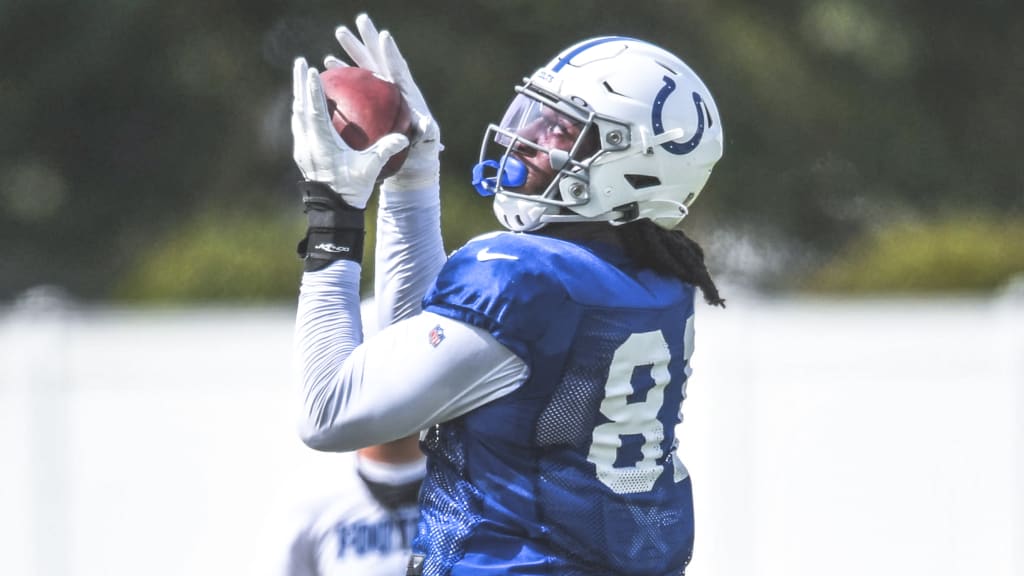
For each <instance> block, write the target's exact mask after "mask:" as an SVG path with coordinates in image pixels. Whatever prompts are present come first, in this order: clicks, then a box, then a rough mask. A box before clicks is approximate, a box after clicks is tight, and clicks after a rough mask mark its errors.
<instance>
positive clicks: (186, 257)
mask: <svg viewBox="0 0 1024 576" xmlns="http://www.w3.org/2000/svg"><path fill="white" fill-rule="evenodd" d="M303 230H304V226H303V223H302V222H301V221H299V220H296V219H289V220H288V221H284V220H282V219H281V218H276V219H270V218H266V217H255V216H251V215H235V216H231V217H221V216H219V215H218V216H214V215H203V216H200V217H199V219H197V220H196V221H194V222H189V223H187V224H185V225H183V226H181V227H179V228H176V229H174V230H173V231H172V232H171V233H169V234H168V237H166V238H163V239H161V240H160V241H159V242H157V243H155V244H154V246H153V247H152V249H151V250H149V251H148V252H147V253H146V257H145V259H144V260H142V261H141V262H140V263H139V264H138V265H137V266H135V267H134V268H132V270H131V271H130V272H129V273H128V274H126V275H125V276H124V277H123V278H122V279H121V280H120V281H119V282H118V283H117V285H116V286H115V295H116V296H117V297H118V298H119V299H121V300H124V301H128V302H137V301H147V302H151V301H162V302H178V303H181V302H209V301H218V300H238V301H243V302H246V301H264V300H273V299H281V298H284V297H286V296H293V297H294V296H297V295H298V281H299V278H300V276H301V275H302V262H301V261H300V260H299V258H298V257H297V256H296V254H295V247H294V245H295V244H296V243H297V241H298V239H299V238H300V237H301V236H302V233H303ZM285 239H287V240H294V241H295V242H292V245H291V246H289V243H288V242H287V241H286V240H285Z"/></svg>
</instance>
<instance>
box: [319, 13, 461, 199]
mask: <svg viewBox="0 0 1024 576" xmlns="http://www.w3.org/2000/svg"><path fill="white" fill-rule="evenodd" d="M356 27H357V28H358V30H359V37H357V36H356V35H355V34H353V33H352V31H350V30H349V29H348V28H346V27H344V26H341V27H339V28H338V29H337V30H335V34H334V35H335V37H336V38H337V39H338V42H339V43H340V44H341V47H342V48H344V49H345V52H346V53H347V54H348V56H349V58H351V59H352V61H353V62H354V63H355V64H356V65H357V66H359V67H360V68H365V69H367V70H370V71H372V72H375V73H376V74H377V75H379V76H382V77H384V78H386V79H388V80H390V81H392V82H394V83H395V84H397V85H398V87H399V88H400V89H401V91H402V96H403V97H404V98H405V101H406V103H407V104H408V105H409V109H410V110H411V111H412V114H413V122H414V124H415V125H416V135H415V136H414V137H413V139H412V142H411V144H410V147H409V155H408V157H407V158H406V160H405V163H404V164H402V167H401V169H399V171H398V172H397V173H396V174H395V175H394V176H391V177H390V178H387V179H386V180H384V186H385V187H387V188H388V189H391V190H409V189H415V188H421V187H423V186H426V185H430V184H436V183H437V182H438V180H439V178H440V176H439V174H440V166H441V162H440V158H439V155H440V153H441V150H443V149H444V146H443V145H442V144H441V127H440V126H439V125H438V123H437V121H436V120H435V119H434V117H433V115H432V114H431V113H430V109H429V108H428V107H427V102H426V100H425V99H424V98H423V93H422V92H420V89H419V87H418V86H416V82H415V81H414V80H413V78H412V73H411V72H410V71H409V65H408V64H407V63H406V61H405V58H403V57H402V54H401V53H400V52H399V51H398V45H397V44H395V39H394V37H393V36H392V35H391V33H390V32H388V31H387V30H385V31H383V32H378V31H377V28H376V26H374V24H373V22H372V21H371V20H370V18H369V16H367V15H366V14H360V15H359V16H358V17H357V18H356ZM324 64H325V66H327V67H328V68H330V67H334V66H347V64H345V63H344V62H343V61H341V60H339V59H337V58H335V57H333V56H328V57H327V58H326V59H325V61H324Z"/></svg>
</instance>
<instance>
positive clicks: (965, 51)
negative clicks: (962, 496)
mask: <svg viewBox="0 0 1024 576" xmlns="http://www.w3.org/2000/svg"><path fill="white" fill-rule="evenodd" d="M362 11H369V13H370V14H371V15H372V16H373V17H374V19H375V21H376V22H377V23H378V24H379V25H380V26H382V27H385V28H388V29H390V30H392V31H393V32H394V34H395V37H396V38H397V39H398V42H399V44H400V46H401V47H402V50H403V53H404V54H405V55H406V57H407V59H408V60H409V64H410V66H411V68H412V70H413V71H414V74H415V76H416V78H417V80H418V82H419V84H420V86H421V88H422V90H423V92H424V94H425V95H426V97H427V99H428V101H429V102H430V105H431V108H432V110H433V112H434V114H435V115H436V116H437V118H438V119H439V121H440V123H441V126H442V129H443V132H444V141H445V144H446V147H447V149H446V151H445V153H444V168H443V169H444V177H445V188H444V191H443V195H444V196H443V198H444V210H445V226H446V234H447V236H446V242H448V246H449V248H452V247H455V246H456V245H457V241H458V240H460V239H464V238H467V237H469V236H471V235H473V234H475V233H476V232H478V231H482V230H484V229H489V228H491V227H493V226H494V223H493V222H494V221H493V219H492V218H490V216H488V214H489V206H488V205H487V204H488V203H487V201H485V200H482V199H480V198H478V197H477V196H476V195H475V193H473V192H472V190H471V187H470V186H469V184H468V183H467V182H466V181H467V179H468V173H469V170H470V167H471V166H472V164H474V163H475V162H476V157H477V153H478V148H479V140H480V138H481V137H482V133H483V129H484V127H485V126H486V125H487V123H488V122H490V121H493V120H496V119H497V118H498V117H499V116H500V114H501V112H502V110H503V109H504V107H505V105H506V104H507V102H508V100H509V99H510V98H511V96H512V86H513V85H514V84H515V83H517V82H518V81H519V80H520V79H521V78H522V77H523V76H524V75H526V74H529V73H530V72H532V71H533V70H534V69H536V68H537V67H538V66H540V65H542V64H543V63H544V62H545V61H547V60H548V59H550V58H551V57H552V56H553V55H554V54H556V53H557V52H558V51H559V50H560V49H561V48H563V47H565V46H567V45H569V44H570V43H572V42H575V41H577V40H579V39H582V38H585V37H589V36H595V35H601V34H612V33H614V34H624V35H630V36H635V37H640V38H644V39H648V40H650V41H652V42H655V43H658V44H661V45H663V46H665V47H667V48H669V49H670V50H672V51H674V52H676V53H678V54H679V55H681V56H682V57H683V58H684V59H685V60H686V61H687V62H688V63H690V64H691V66H692V67H693V68H694V69H696V70H697V72H698V73H699V74H700V75H701V76H702V77H703V78H704V80H705V81H706V82H707V84H708V85H709V86H710V87H711V89H712V92H713V93H714V94H715V97H716V100H717V102H718V107H719V109H720V111H721V113H722V114H723V124H724V126H725V134H726V153H725V158H724V159H723V160H722V162H721V163H720V164H719V166H718V168H717V169H716V171H715V174H714V175H713V176H712V178H711V181H710V183H709V185H708V187H707V189H706V190H705V192H704V193H703V194H702V196H701V199H700V201H699V202H698V203H697V205H696V208H695V210H694V214H693V215H692V216H691V217H690V219H689V220H688V221H687V224H686V225H687V226H688V227H689V228H690V229H691V231H693V232H694V235H695V236H696V237H697V238H698V239H700V240H702V241H707V243H708V253H709V256H708V258H709V261H710V262H711V263H712V266H713V267H714V268H717V269H718V270H719V271H721V272H722V273H723V274H726V275H731V276H733V277H736V278H742V279H743V280H744V281H745V282H750V283H753V284H755V285H757V286H760V287H766V288H786V287H792V286H799V285H801V284H802V283H803V282H804V281H805V279H806V278H808V277H810V276H812V275H813V274H814V273H815V271H816V270H818V269H819V268H820V267H821V266H823V265H827V264H828V263H829V262H830V261H831V260H832V259H833V258H834V257H835V256H836V255H837V254H842V253H843V250H844V249H845V248H846V247H847V246H848V245H850V244H851V243H856V242H858V241H859V239H860V238H861V237H863V236H864V235H865V234H866V233H869V232H871V231H872V230H876V229H879V228H884V227H886V226H889V225H894V226H898V225H899V223H900V222H903V221H911V222H917V221H922V222H926V221H929V220H933V219H942V218H944V217H946V215H947V214H950V213H959V212H966V211H980V212H990V213H1004V214H1010V215H1016V216H1021V215H1022V214H1024V163H1021V162H1019V161H1018V160H1017V159H1016V154H1017V138H1018V135H1017V132H1018V130H1019V126H1022V125H1024V107H1022V106H1020V103H1021V102H1024V80H1022V77H1021V75H1020V73H1019V71H1020V70H1024V42H1022V41H1021V40H1020V39H1021V38H1024V30H1022V28H1024V18H1022V17H1021V16H1024V8H1022V5H1021V4H1020V3H1018V2H1011V1H1009V0H981V1H979V2H974V3H971V4H967V5H965V4H963V3H956V4H954V3H953V2H951V1H950V0H933V1H925V0H912V1H910V2H898V3H892V2H883V1H882V0H778V1H777V2H773V3H770V4H765V3H759V2H754V1H753V0H718V1H714V2H712V1H711V0H651V1H649V2H632V3H623V2H611V1H600V0H589V1H583V0H581V1H575V2H527V1H524V0H504V1H501V2H497V1H495V0H471V1H467V0H458V1H456V0H437V1H435V2H407V1H405V0H374V1H372V2H371V1H353V0H331V1H327V0H299V1H294V0H293V1H291V2H283V1H281V0H248V1H245V2H242V1H240V0H223V1H220V2H205V1H202V0H179V1H177V2H172V3H168V2H157V1H155V0H131V1H126V0H98V1H96V2H72V1H70V0H32V1H29V0H6V1H5V2H3V3H2V4H0V66H2V69H3V74H0V126H2V130H0V300H2V299H7V298H11V297H13V296H15V295H17V294H18V293H20V292H22V291H24V290H25V289H27V288H29V287H31V286H34V285H39V284H51V285H59V286H63V287H65V288H67V289H68V290H69V291H70V292H71V293H72V294H74V295H76V296H78V297H81V298H85V299H110V298H127V297H129V296H130V297H132V298H143V297H145V298H149V299H162V298H171V297H174V298H192V297H195V298H204V299H205V298H224V299H232V298H263V297H265V298H271V299H272V298H290V297H291V296H289V294H294V290H291V291H287V290H285V289H283V288H280V287H278V285H277V284H276V282H278V281H279V280H280V278H281V276H278V275H275V274H272V273H270V272H269V271H270V270H276V269H278V268H279V267H280V269H282V270H286V269H290V268H289V267H292V266H295V264H296V263H295V262H294V259H293V258H292V253H291V251H292V249H293V246H294V242H295V234H294V233H293V232H292V233H285V232H281V235H280V236H279V237H277V238H276V241H275V239H274V238H271V237H270V234H271V231H272V230H275V229H279V228H277V226H278V224H274V223H275V222H277V221H278V220H279V219H282V218H284V219H295V220H296V221H298V220H300V219H301V208H300V207H299V205H298V201H297V197H296V195H295V193H294V190H293V186H292V183H293V182H294V181H295V180H296V179H297V178H298V173H297V171H296V170H295V168H294V166H293V164H292V161H291V137H290V133H289V124H288V114H289V105H290V96H291V94H290V93H291V86H290V81H291V63H292V61H293V59H294V58H295V57H296V56H299V55H305V56H307V57H308V58H309V59H310V60H311V61H312V62H314V63H316V62H319V60H320V57H321V56H322V55H324V54H327V53H335V54H340V49H339V48H337V46H336V43H335V41H334V37H333V30H334V28H335V26H337V25H339V24H349V25H351V24H352V22H353V20H354V18H355V16H356V15H357V14H358V13H359V12H362ZM247 221H252V222H257V221H260V222H264V223H267V224H266V226H265V228H266V232H267V234H268V236H267V237H266V238H265V239H261V240H260V242H265V243H264V244H262V245H263V246H264V249H262V250H254V251H248V252H245V253H246V254H248V256H247V258H250V259H251V261H243V260H244V259H240V258H239V256H238V254H239V253H241V252H239V251H238V250H236V251H231V250H228V249H226V248H225V249H224V250H223V251H222V252H217V251H214V250H213V248H212V247H208V248H203V246H204V245H205V244H204V243H205V242H211V241H212V239H213V238H214V237H219V238H221V239H232V238H235V237H237V236H240V235H244V234H246V233H245V232H241V231H236V230H235V229H234V228H233V227H234V226H240V227H242V228H245V226H246V225H245V224H243V223H244V222H247ZM198 223H202V224H201V225H200V224H198ZM218 228H219V229H218ZM283 228H288V229H290V226H283ZM190 235H194V236H196V238H194V239H189V236H190ZM257 244H259V242H256V241H255V240H254V245H257ZM172 246H176V247H178V248H173V249H172V248H171V247H172ZM174 249H180V250H186V249H188V250H193V251H195V253H194V254H193V256H192V258H185V257H178V256H179V255H178V254H177V253H174V252H173V250H174ZM204 250H205V251H204ZM169 251H170V252H169ZM218 253H220V254H223V258H224V260H223V261H221V262H220V263H219V264H216V265H215V264H213V263H212V259H213V258H214V257H215V256H216V255H217V254H218ZM282 258H283V260H281V261H279V260H280V259H282ZM200 260H204V261H210V262H211V263H210V264H203V265H202V266H200V265H199V264H198V262H199V261H200ZM156 262H163V265H164V266H165V267H166V268H168V270H167V272H165V273H158V272H157V271H156V270H155V269H154V268H153V267H154V266H156V264H155V263H156ZM179 265H180V266H183V267H185V268H183V269H182V270H180V271H177V272H175V271H174V270H173V269H172V266H179ZM189 266H191V267H192V268H191V269H190V268H189ZM236 267H237V268H238V270H237V271H232V270H229V269H232V268H236ZM199 271H204V273H209V274H212V275H211V276H210V277H208V278H202V277H199V276H195V278H196V279H195V280H190V281H189V282H193V283H195V284H201V283H203V282H208V283H210V284H211V286H210V287H208V288H205V289H200V288H198V287H193V288H188V289H187V290H186V289H185V284H184V279H185V278H192V277H193V276H192V275H194V274H198V273H199ZM260 271H267V272H266V273H265V274H264V273H262V272H260ZM161 274H163V275H161ZM144 278H150V280H144ZM157 278H166V280H163V281H164V282H168V283H169V284H168V285H166V286H164V287H163V288H158V287H157V286H156V285H155V284H153V283H154V282H157V280H156V279H157ZM292 279H293V280H294V277H293V278H292ZM175 280H177V281H178V285H177V286H176V285H175V284H174V281H175ZM261 282H267V283H268V284H267V285H266V286H264V287H259V286H256V285H255V284H253V283H261ZM146 295H148V296H146Z"/></svg>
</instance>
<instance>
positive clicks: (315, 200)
mask: <svg viewBox="0 0 1024 576" xmlns="http://www.w3.org/2000/svg"><path fill="white" fill-rule="evenodd" d="M299 192H301V193H302V204H303V206H304V210H303V211H304V212H305V213H306V220H307V223H308V227H307V229H306V237H305V238H303V239H302V240H300V241H299V245H298V247H297V249H296V252H298V254H299V257H300V258H303V260H304V261H305V265H304V269H305V270H306V271H307V272H309V271H314V270H321V269H323V268H326V267H327V265H328V264H330V263H331V262H334V261H335V260H351V261H353V262H360V263H361V262H362V261H363V240H364V237H365V236H366V229H365V218H364V215H365V213H366V210H365V209H364V208H353V207H352V206H349V205H348V204H347V203H345V201H344V200H343V199H342V198H341V195H340V194H338V193H337V192H335V191H334V190H332V189H331V187H330V186H328V185H327V184H324V183H323V182H311V181H303V182H299Z"/></svg>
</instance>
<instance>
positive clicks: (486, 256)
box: [476, 246, 519, 262]
mask: <svg viewBox="0 0 1024 576" xmlns="http://www.w3.org/2000/svg"><path fill="white" fill-rule="evenodd" d="M476 259H477V260H479V261H481V262H489V261H491V260H519V257H518V256H513V255H511V254H502V253H501V252H491V247H490V246H488V247H486V248H484V249H483V250H481V251H479V252H477V253H476Z"/></svg>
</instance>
